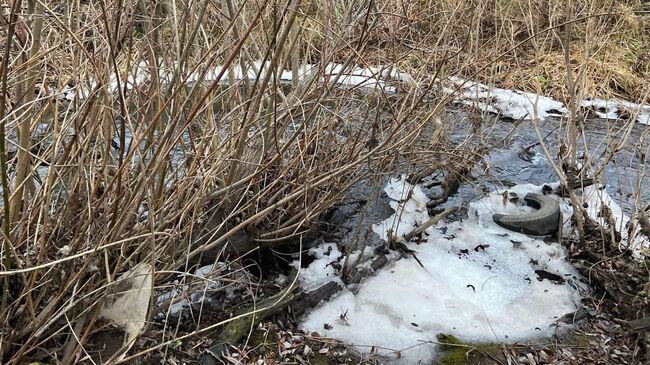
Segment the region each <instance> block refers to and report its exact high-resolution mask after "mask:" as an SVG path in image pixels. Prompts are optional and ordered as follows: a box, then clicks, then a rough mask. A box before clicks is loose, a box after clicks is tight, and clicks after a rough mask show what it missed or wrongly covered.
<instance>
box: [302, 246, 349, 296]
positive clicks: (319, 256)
mask: <svg viewBox="0 0 650 365" xmlns="http://www.w3.org/2000/svg"><path fill="white" fill-rule="evenodd" d="M308 254H309V255H310V256H313V257H315V260H314V261H313V262H312V263H311V264H309V266H308V267H306V268H300V266H299V262H298V261H294V262H293V263H292V264H293V266H294V267H295V268H296V269H299V270H300V272H299V280H300V287H301V288H302V289H303V290H304V291H306V292H309V291H311V290H314V289H318V288H319V287H320V286H321V285H323V284H326V283H327V282H329V281H336V282H338V283H342V281H341V278H340V277H339V276H337V275H336V270H335V269H334V267H333V266H332V265H331V263H332V262H333V261H336V260H337V259H338V258H339V257H341V256H342V254H341V251H339V249H338V248H337V247H336V244H335V243H326V244H323V245H320V246H318V247H314V248H311V249H309V251H308Z"/></svg>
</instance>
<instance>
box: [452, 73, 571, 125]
mask: <svg viewBox="0 0 650 365" xmlns="http://www.w3.org/2000/svg"><path fill="white" fill-rule="evenodd" d="M449 81H451V83H452V86H451V87H447V88H445V90H446V91H448V92H455V91H456V89H459V90H458V92H459V96H458V98H459V99H460V101H461V102H463V103H465V104H468V105H476V106H477V107H478V108H479V109H481V110H484V111H487V112H490V113H495V114H500V115H502V116H506V117H509V118H513V119H533V118H540V119H545V118H548V117H551V116H562V115H563V114H564V113H566V112H567V109H566V108H565V107H564V104H563V103H561V102H559V101H556V100H553V99H552V98H549V97H546V96H542V95H538V94H535V93H529V92H524V91H520V90H511V89H502V88H498V87H490V86H488V85H485V84H481V83H478V82H473V81H467V80H463V79H460V78H457V77H450V78H449Z"/></svg>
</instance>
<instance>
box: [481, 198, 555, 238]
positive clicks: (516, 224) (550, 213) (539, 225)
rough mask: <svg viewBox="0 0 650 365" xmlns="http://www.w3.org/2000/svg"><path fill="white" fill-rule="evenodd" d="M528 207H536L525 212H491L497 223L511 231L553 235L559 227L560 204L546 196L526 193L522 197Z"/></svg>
mask: <svg viewBox="0 0 650 365" xmlns="http://www.w3.org/2000/svg"><path fill="white" fill-rule="evenodd" d="M524 200H525V201H526V204H527V205H528V206H529V207H533V208H535V209H537V210H536V211H534V212H532V213H525V214H510V215H504V214H493V215H492V219H493V220H494V222H495V223H496V224H498V225H500V226H501V227H503V228H506V229H509V230H511V231H515V232H519V233H525V234H529V235H535V236H548V235H553V234H555V233H557V232H558V230H559V229H560V221H561V219H560V217H561V213H560V204H559V203H558V202H557V200H555V199H553V198H550V197H548V196H545V195H542V194H537V193H528V194H526V197H525V198H524Z"/></svg>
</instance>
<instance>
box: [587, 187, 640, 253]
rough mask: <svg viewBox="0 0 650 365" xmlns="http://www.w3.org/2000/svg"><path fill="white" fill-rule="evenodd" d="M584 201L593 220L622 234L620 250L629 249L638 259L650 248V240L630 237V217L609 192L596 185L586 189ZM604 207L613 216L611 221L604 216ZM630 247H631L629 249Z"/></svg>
mask: <svg viewBox="0 0 650 365" xmlns="http://www.w3.org/2000/svg"><path fill="white" fill-rule="evenodd" d="M582 200H583V202H584V203H586V206H587V208H586V209H587V214H588V215H589V217H590V218H591V219H593V220H594V221H596V222H598V224H600V225H603V226H605V227H610V228H614V229H615V230H616V232H618V233H620V234H621V243H620V245H619V249H624V248H629V249H630V250H632V252H634V254H635V255H636V256H637V257H638V256H640V255H641V254H642V252H643V251H646V250H648V249H649V248H650V240H649V239H648V238H647V237H645V236H643V235H640V234H635V233H638V232H635V233H633V236H632V237H630V236H629V234H630V232H628V227H629V224H630V217H628V216H627V214H625V212H623V209H622V208H621V207H620V205H618V203H616V201H615V200H614V199H612V197H611V196H610V195H609V194H608V193H607V190H605V189H600V188H598V187H596V186H594V185H591V186H587V187H585V188H584V191H583V193H582ZM603 207H607V208H608V209H607V210H608V211H609V212H610V214H611V221H610V219H609V218H608V217H607V216H606V214H603ZM610 222H613V223H614V227H611V226H610ZM628 246H629V247H628Z"/></svg>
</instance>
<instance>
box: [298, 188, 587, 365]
mask: <svg viewBox="0 0 650 365" xmlns="http://www.w3.org/2000/svg"><path fill="white" fill-rule="evenodd" d="M385 191H386V193H387V194H388V195H389V196H390V197H391V198H392V199H394V201H393V206H394V208H396V209H395V210H396V213H395V215H393V216H392V217H390V218H389V219H387V220H386V221H384V222H381V223H379V224H377V225H375V226H374V227H373V229H374V230H375V232H376V233H378V234H379V235H380V236H382V237H383V238H384V239H386V238H387V237H388V231H389V230H391V231H392V232H393V234H396V235H397V237H401V236H402V235H403V234H405V233H406V232H409V231H410V230H412V229H413V228H414V226H415V225H416V224H420V223H422V222H424V221H426V220H427V219H428V218H429V217H428V214H427V211H426V202H427V198H426V196H425V195H424V194H423V193H422V190H421V189H420V187H419V186H412V185H410V184H408V183H407V182H405V181H404V179H403V178H395V179H391V180H390V181H389V183H388V184H387V186H386V188H385ZM510 191H512V192H513V193H515V194H517V195H518V196H519V197H520V198H523V196H524V195H525V194H526V193H527V192H531V191H533V192H539V191H541V187H540V186H535V185H522V186H516V187H514V188H513V189H511V190H510ZM558 199H559V198H558ZM520 200H523V199H520ZM529 209H530V208H528V207H526V206H525V205H524V204H523V203H520V202H511V201H510V200H509V199H505V200H504V199H503V195H502V193H501V192H495V193H493V194H491V195H489V196H488V197H486V198H484V199H481V200H478V201H475V202H472V203H471V204H470V208H469V218H468V219H467V220H465V221H463V222H459V221H456V222H451V223H439V224H438V225H437V226H435V227H431V228H429V229H427V231H426V234H425V235H424V236H423V239H424V240H425V242H423V243H421V244H416V243H412V242H409V243H406V244H407V246H408V247H409V248H410V249H413V250H415V251H416V252H417V253H416V255H417V257H418V259H419V260H420V262H422V265H423V266H424V267H420V266H419V264H418V263H417V262H416V261H415V260H414V259H403V260H401V261H398V262H395V263H392V264H389V266H387V267H385V268H383V269H381V270H380V271H379V272H377V273H376V275H375V276H373V277H371V278H369V279H367V280H366V281H365V282H363V283H362V285H361V287H360V288H359V291H358V292H357V293H356V294H354V293H352V292H351V291H348V290H344V291H343V292H342V293H341V294H340V295H339V296H337V297H335V298H333V299H332V300H330V301H329V302H327V303H323V304H322V305H320V306H319V307H317V308H315V309H314V310H313V311H312V312H311V313H309V314H308V315H306V316H305V318H304V319H303V322H302V325H303V327H304V329H305V330H307V331H317V332H319V333H320V334H321V335H324V336H330V337H334V338H337V339H340V340H343V341H345V342H347V343H350V344H353V345H356V346H358V347H359V349H360V350H362V351H366V352H368V351H370V349H371V346H375V348H376V349H379V353H381V354H390V353H391V351H399V352H400V355H401V358H400V360H399V361H401V362H402V363H414V362H415V361H417V360H423V361H425V362H426V361H430V360H431V359H432V358H433V357H434V356H435V353H436V352H435V351H436V348H435V345H433V344H432V342H433V341H436V335H437V334H438V333H446V334H453V335H456V336H458V337H459V338H461V339H464V340H467V341H485V342H490V341H517V340H524V339H531V338H536V337H540V336H549V335H552V334H553V333H554V331H555V328H556V327H554V326H553V324H554V321H555V320H557V319H558V318H559V317H561V316H563V315H565V314H567V313H570V312H572V311H574V310H575V309H576V308H577V306H578V304H579V300H580V298H581V295H582V294H583V293H582V289H579V288H580V284H579V276H578V274H577V273H576V272H575V270H574V269H573V267H572V266H571V265H570V264H569V263H568V262H567V260H566V258H565V252H564V249H563V247H562V246H561V245H559V244H557V243H546V242H544V241H542V240H541V239H538V238H534V237H529V236H526V235H523V234H519V233H515V232H511V231H508V230H506V229H504V228H502V227H499V226H498V225H496V224H495V223H494V222H493V221H492V219H491V215H492V214H493V213H497V212H499V213H521V212H525V211H528V210H529ZM565 209H566V206H565ZM308 269H309V268H308ZM535 270H545V271H547V272H550V273H553V274H556V275H558V276H560V277H562V278H563V279H565V281H564V282H563V283H556V282H551V281H549V280H547V279H545V280H539V279H538V277H537V274H536V273H535ZM317 272H318V270H316V269H314V270H312V271H311V272H310V275H311V276H312V278H311V279H310V282H314V281H316V280H315V279H314V278H313V276H314V275H317ZM328 276H331V272H330V273H328ZM326 323H327V324H328V326H325V324H326ZM387 334H390V335H387Z"/></svg>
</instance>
